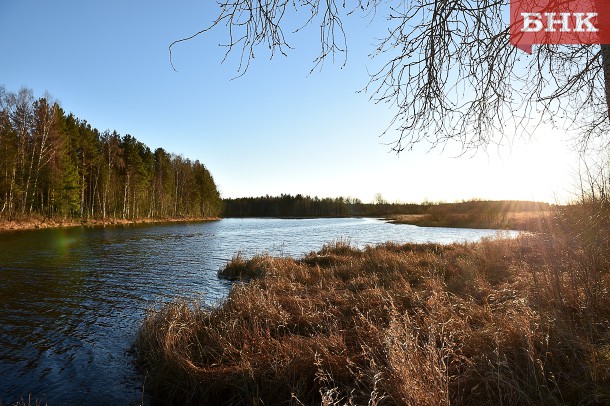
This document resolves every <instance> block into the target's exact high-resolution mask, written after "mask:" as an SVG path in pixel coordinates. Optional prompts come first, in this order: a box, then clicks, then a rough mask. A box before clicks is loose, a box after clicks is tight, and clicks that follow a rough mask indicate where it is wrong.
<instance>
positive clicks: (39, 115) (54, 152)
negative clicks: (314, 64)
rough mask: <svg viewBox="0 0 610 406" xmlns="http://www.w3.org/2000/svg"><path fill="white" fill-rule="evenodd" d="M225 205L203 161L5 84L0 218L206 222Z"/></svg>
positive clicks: (0, 109)
mask: <svg viewBox="0 0 610 406" xmlns="http://www.w3.org/2000/svg"><path fill="white" fill-rule="evenodd" d="M221 205H222V202H221V199H220V195H219V193H218V190H217V188H216V184H215V182H214V179H213V177H212V175H211V174H210V172H209V171H208V170H207V168H206V167H205V166H204V165H203V164H201V163H200V162H199V161H194V162H193V161H191V160H189V159H186V158H183V157H182V156H179V155H175V154H170V153H168V152H166V151H165V150H164V149H163V148H157V149H156V150H155V151H154V152H153V151H152V150H151V149H150V148H149V147H148V146H146V145H144V144H143V143H142V142H140V141H138V140H137V139H136V138H135V137H133V136H131V135H129V134H126V135H124V136H121V135H120V134H118V133H117V132H116V131H113V132H110V131H104V132H100V131H99V130H97V129H96V128H93V127H92V126H91V125H90V124H89V123H87V121H86V120H82V119H79V118H77V117H75V116H74V115H73V114H71V113H70V114H66V113H65V112H64V111H63V109H62V108H61V107H60V106H59V104H58V103H57V102H55V101H53V99H52V97H51V96H50V95H45V96H44V97H42V98H39V99H35V98H34V95H33V93H32V91H31V90H30V89H27V88H23V89H21V90H19V91H18V92H17V93H12V92H7V91H6V90H5V88H4V87H3V86H0V218H8V219H9V220H10V219H13V218H15V217H29V216H32V215H39V216H43V217H45V218H82V219H88V218H95V219H106V218H108V217H112V218H123V219H139V218H168V217H204V216H217V215H219V214H220V212H221Z"/></svg>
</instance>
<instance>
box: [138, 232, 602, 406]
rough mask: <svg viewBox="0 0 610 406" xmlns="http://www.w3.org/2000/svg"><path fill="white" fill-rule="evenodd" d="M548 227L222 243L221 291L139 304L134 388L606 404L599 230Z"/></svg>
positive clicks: (160, 396) (199, 398)
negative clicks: (227, 253) (269, 248)
mask: <svg viewBox="0 0 610 406" xmlns="http://www.w3.org/2000/svg"><path fill="white" fill-rule="evenodd" d="M562 230H563V231H562ZM566 230H570V232H569V233H568V232H566ZM608 230H610V229H607V230H606V232H608ZM552 231H553V232H552V233H546V234H539V235H523V236H521V237H518V238H515V239H504V240H501V239H500V240H484V241H482V242H480V243H470V244H452V245H438V244H393V243H386V244H382V245H378V246H375V247H366V248H364V249H356V248H354V247H352V246H350V244H349V243H346V242H338V243H333V244H329V245H326V246H324V247H323V248H322V249H321V250H320V251H319V252H316V253H311V254H309V255H306V256H305V257H304V258H302V259H300V260H296V259H292V258H273V257H271V256H267V255H262V256H257V257H254V258H252V259H245V258H243V257H241V256H236V257H235V258H234V259H233V260H232V261H231V262H230V263H229V264H228V265H227V267H226V268H225V269H224V270H223V271H222V272H221V275H223V276H227V277H231V278H238V279H240V278H241V279H246V280H248V282H247V283H238V284H235V285H234V286H233V288H232V290H231V292H230V294H229V295H228V297H227V298H226V300H225V301H224V302H223V303H222V304H221V305H220V306H218V307H216V308H213V309H211V310H210V309H203V308H201V307H199V306H198V305H196V304H190V303H184V302H175V303H172V304H170V305H167V306H165V307H163V308H161V309H160V310H157V311H151V312H149V313H148V315H147V317H146V319H145V320H144V323H143V325H142V327H141V329H140V331H139V334H138V338H137V348H138V360H139V363H140V365H141V367H142V368H143V370H144V371H145V373H146V387H147V391H148V393H150V394H151V396H152V397H153V399H155V400H156V401H158V402H159V403H163V404H211V405H214V404H254V405H263V404H265V405H270V404H293V405H302V404H325V405H339V404H341V405H343V404H358V405H361V404H369V405H441V404H455V405H470V404H507V405H539V404H578V403H579V402H588V403H586V404H591V405H594V404H607V403H608V402H610V390H609V388H610V332H609V331H610V330H609V328H608V327H609V320H610V292H609V289H608V286H610V273H609V269H610V249H608V246H607V241H608V240H607V239H606V240H604V239H603V238H601V239H600V238H599V237H600V235H601V234H599V233H601V231H599V230H598V231H596V233H597V234H596V235H597V237H596V238H590V237H589V236H588V235H585V234H586V233H584V234H582V235H581V234H579V233H577V232H575V230H574V228H573V227H572V228H570V227H569V226H566V227H565V228H564V229H562V228H559V227H555V228H554V229H553V230H552ZM592 241H593V242H592ZM604 241H605V242H604ZM592 244H593V245H592ZM604 244H606V245H604ZM593 253H594V257H593V256H592V255H593Z"/></svg>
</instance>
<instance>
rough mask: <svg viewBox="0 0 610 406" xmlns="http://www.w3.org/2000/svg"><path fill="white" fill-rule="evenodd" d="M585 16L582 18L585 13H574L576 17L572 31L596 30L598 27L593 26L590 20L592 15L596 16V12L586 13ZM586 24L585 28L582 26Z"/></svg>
mask: <svg viewBox="0 0 610 406" xmlns="http://www.w3.org/2000/svg"><path fill="white" fill-rule="evenodd" d="M586 15H587V16H586V17H585V18H584V19H583V17H584V16H585V13H574V16H575V17H576V27H575V28H574V31H576V32H585V31H587V32H598V31H599V29H598V28H597V27H595V26H594V25H593V23H592V22H591V19H592V18H593V17H597V13H586ZM585 25H586V26H587V28H586V29H585V28H584V26H585Z"/></svg>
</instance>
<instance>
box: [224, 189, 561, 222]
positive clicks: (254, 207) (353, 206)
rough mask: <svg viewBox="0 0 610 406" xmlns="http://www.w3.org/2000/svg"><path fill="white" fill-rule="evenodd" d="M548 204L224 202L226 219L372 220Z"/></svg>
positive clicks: (482, 213)
mask: <svg viewBox="0 0 610 406" xmlns="http://www.w3.org/2000/svg"><path fill="white" fill-rule="evenodd" d="M548 207H549V205H548V204H547V203H537V202H528V201H482V200H472V201H467V202H460V203H429V202H425V203H422V204H416V203H387V202H385V201H384V200H383V199H382V198H378V201H377V202H376V203H362V201H361V200H359V199H355V198H349V197H348V198H345V197H337V198H323V199H320V198H318V197H310V196H303V195H300V194H298V195H296V196H292V195H289V194H286V195H284V194H283V195H280V196H269V195H267V196H260V197H243V198H236V199H225V200H224V216H225V217H350V216H356V217H358V216H362V217H375V216H389V215H396V214H430V215H433V216H445V215H446V214H447V213H452V214H460V215H469V216H474V215H476V216H477V217H483V218H486V217H489V216H494V217H495V216H497V215H498V214H499V213H506V212H527V211H537V210H541V209H542V210H544V209H546V208H548Z"/></svg>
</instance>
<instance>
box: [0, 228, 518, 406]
mask: <svg viewBox="0 0 610 406" xmlns="http://www.w3.org/2000/svg"><path fill="white" fill-rule="evenodd" d="M511 234H514V233H511ZM505 235H506V234H505ZM494 236H498V232H497V231H494V230H472V229H452V228H420V227H415V226H410V225H393V224H388V223H385V222H384V221H381V220H375V219H305V220H283V219H224V220H220V221H214V222H207V223H188V224H176V223H174V224H161V225H159V224H157V225H139V226H116V227H106V228H101V227H99V228H68V229H46V230H32V231H15V232H4V233H0V404H2V403H3V402H5V403H7V404H13V403H14V402H16V401H18V400H19V399H22V398H23V399H26V400H27V398H28V396H29V395H32V397H33V398H37V399H39V400H40V401H42V402H43V404H44V402H48V404H49V405H63V404H68V405H79V404H88V405H91V404H94V405H97V404H104V405H112V404H118V405H128V404H134V405H135V404H140V403H143V402H144V403H146V402H145V395H143V387H144V388H145V385H144V382H143V378H142V376H141V375H140V374H139V373H138V371H137V369H136V367H135V365H134V354H133V343H134V338H135V334H136V332H137V329H138V327H139V325H140V323H141V321H142V319H143V317H144V314H145V311H146V309H148V308H154V307H158V306H160V305H161V304H162V303H167V302H168V301H171V300H173V299H175V298H186V299H189V300H197V301H201V302H205V303H206V304H209V305H214V304H217V303H219V302H220V301H221V300H222V299H223V298H224V297H225V296H226V294H227V292H228V291H229V288H230V283H229V282H227V281H223V280H220V279H218V277H217V275H216V272H217V271H218V269H219V268H221V267H222V266H223V265H224V264H226V262H227V261H228V260H230V259H231V257H232V256H233V255H234V254H235V253H237V252H241V253H243V254H244V255H245V256H248V257H249V256H252V255H254V254H256V253H262V252H269V253H271V254H274V255H292V256H300V255H303V254H305V253H308V252H310V251H317V250H319V249H320V248H321V247H322V245H323V244H324V243H326V242H332V241H337V240H340V239H341V240H347V241H349V242H351V243H352V244H353V245H356V246H361V247H362V246H364V245H366V244H375V243H381V242H385V241H397V242H429V241H430V242H438V243H451V242H454V241H476V240H479V239H481V238H483V237H494ZM144 392H145V389H144Z"/></svg>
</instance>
